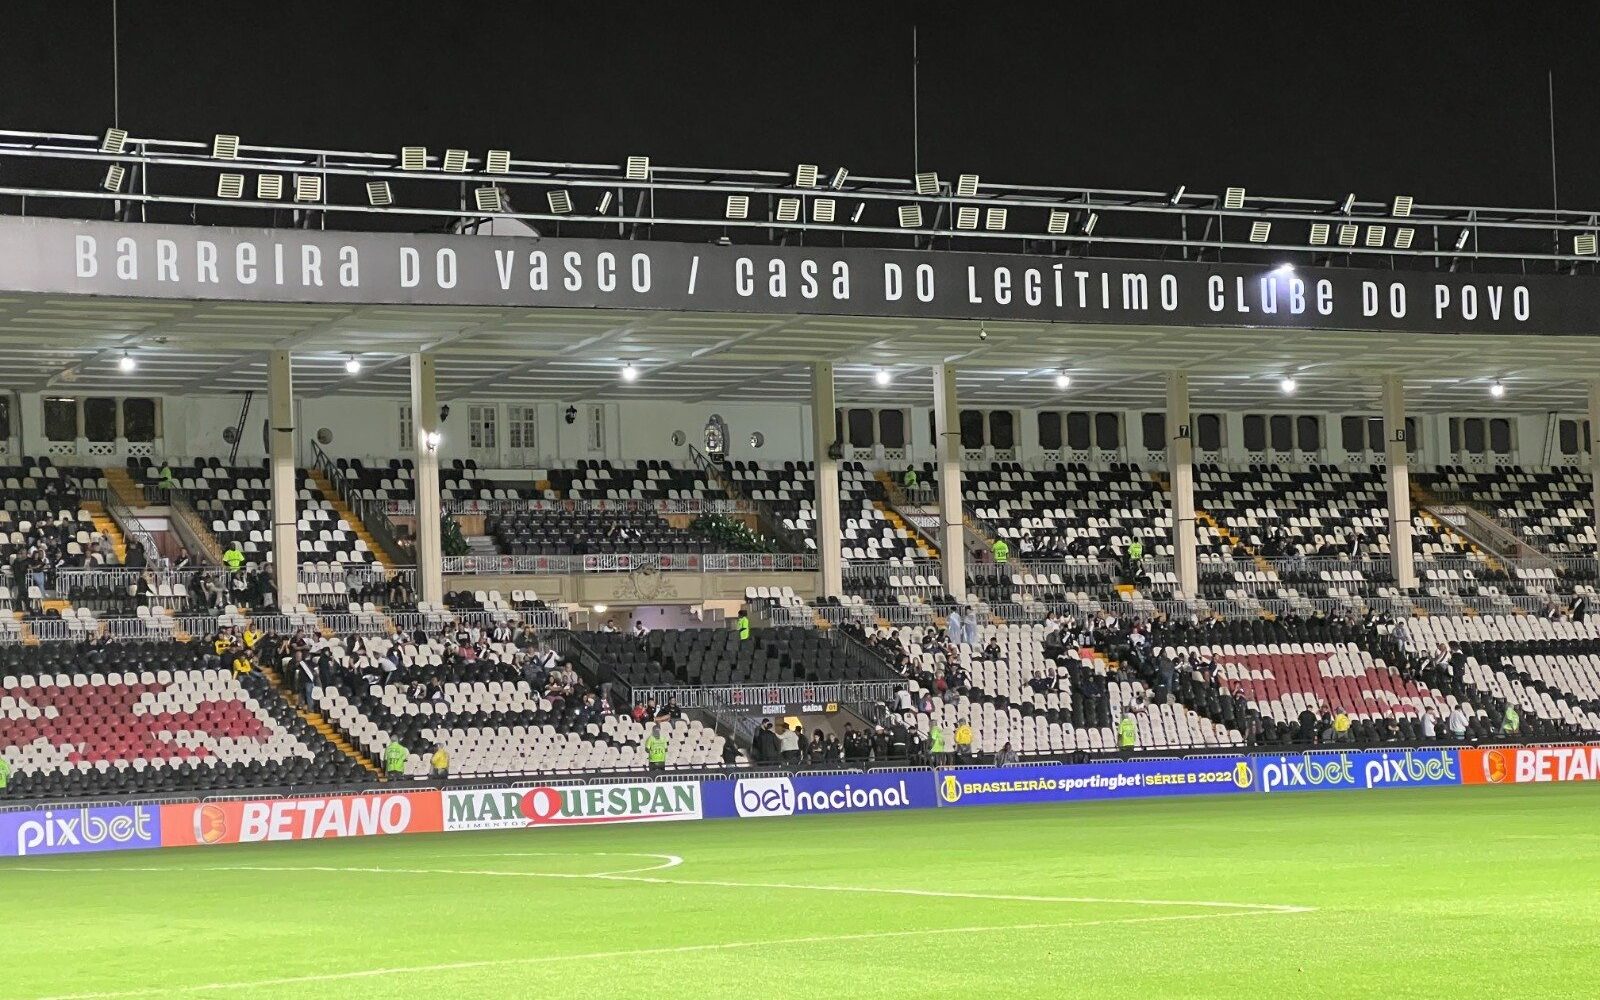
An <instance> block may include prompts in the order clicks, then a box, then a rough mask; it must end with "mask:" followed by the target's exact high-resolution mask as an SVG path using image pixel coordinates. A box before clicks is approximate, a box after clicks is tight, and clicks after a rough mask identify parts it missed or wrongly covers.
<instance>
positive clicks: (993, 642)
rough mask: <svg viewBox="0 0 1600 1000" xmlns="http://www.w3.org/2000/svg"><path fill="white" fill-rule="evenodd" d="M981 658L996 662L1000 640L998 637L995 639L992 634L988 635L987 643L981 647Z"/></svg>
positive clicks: (998, 656)
mask: <svg viewBox="0 0 1600 1000" xmlns="http://www.w3.org/2000/svg"><path fill="white" fill-rule="evenodd" d="M983 658H984V659H985V660H989V661H991V662H998V661H999V659H1000V640H999V639H996V638H995V637H994V636H992V635H991V636H990V637H989V642H988V644H987V645H985V646H984V647H983Z"/></svg>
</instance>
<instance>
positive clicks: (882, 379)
mask: <svg viewBox="0 0 1600 1000" xmlns="http://www.w3.org/2000/svg"><path fill="white" fill-rule="evenodd" d="M892 377H893V376H891V375H890V374H889V369H887V368H879V369H878V370H877V371H875V372H873V373H872V381H874V382H876V383H878V384H879V385H888V384H889V380H890V378H892Z"/></svg>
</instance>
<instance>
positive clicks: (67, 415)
mask: <svg viewBox="0 0 1600 1000" xmlns="http://www.w3.org/2000/svg"><path fill="white" fill-rule="evenodd" d="M44 438H45V440H46V441H76V440H78V401H77V400H76V399H68V398H66V397H64V396H50V397H46V399H45V401H44Z"/></svg>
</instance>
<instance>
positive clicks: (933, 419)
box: [928, 410, 939, 451]
mask: <svg viewBox="0 0 1600 1000" xmlns="http://www.w3.org/2000/svg"><path fill="white" fill-rule="evenodd" d="M928 443H929V444H931V445H933V447H934V449H935V451H937V450H938V448H939V419H938V414H936V413H935V412H934V411H933V410H929V411H928Z"/></svg>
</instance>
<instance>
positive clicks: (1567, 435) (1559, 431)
mask: <svg viewBox="0 0 1600 1000" xmlns="http://www.w3.org/2000/svg"><path fill="white" fill-rule="evenodd" d="M1556 440H1557V441H1558V447H1560V449H1561V454H1563V455H1576V454H1577V453H1578V422H1577V421H1576V420H1563V421H1561V422H1560V423H1559V424H1557V425H1556Z"/></svg>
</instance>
